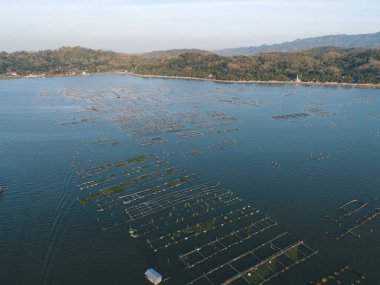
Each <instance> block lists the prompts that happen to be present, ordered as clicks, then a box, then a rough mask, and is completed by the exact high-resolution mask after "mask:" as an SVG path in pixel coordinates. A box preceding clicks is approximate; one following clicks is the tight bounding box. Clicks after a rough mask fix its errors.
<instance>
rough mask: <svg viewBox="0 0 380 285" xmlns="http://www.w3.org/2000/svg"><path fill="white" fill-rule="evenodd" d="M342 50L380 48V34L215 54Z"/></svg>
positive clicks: (331, 37) (248, 54)
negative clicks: (336, 48) (323, 49)
mask: <svg viewBox="0 0 380 285" xmlns="http://www.w3.org/2000/svg"><path fill="white" fill-rule="evenodd" d="M326 46H331V47H340V48H356V47H363V48H380V32H377V33H373V34H359V35H329V36H322V37H314V38H306V39H298V40H295V41H291V42H285V43H281V44H274V45H262V46H257V47H254V46H252V47H240V48H227V49H221V50H215V51H213V52H214V53H216V54H218V55H222V56H235V55H246V56H250V55H255V54H258V53H268V52H297V51H303V50H308V49H312V48H318V47H326Z"/></svg>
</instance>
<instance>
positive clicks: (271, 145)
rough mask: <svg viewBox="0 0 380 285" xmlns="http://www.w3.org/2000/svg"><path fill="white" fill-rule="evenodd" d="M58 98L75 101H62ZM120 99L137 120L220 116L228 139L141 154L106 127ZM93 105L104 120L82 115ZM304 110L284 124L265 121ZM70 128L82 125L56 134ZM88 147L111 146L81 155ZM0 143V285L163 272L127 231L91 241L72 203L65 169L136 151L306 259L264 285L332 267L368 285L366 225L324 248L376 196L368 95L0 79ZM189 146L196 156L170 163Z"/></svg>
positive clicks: (371, 244) (378, 129)
mask: <svg viewBox="0 0 380 285" xmlns="http://www.w3.org/2000/svg"><path fill="white" fill-rule="evenodd" d="M111 89H112V90H118V92H119V93H118V97H115V94H114V93H107V90H111ZM65 90H66V91H67V90H71V91H72V92H74V93H75V92H77V93H75V94H87V95H86V96H85V98H79V99H75V98H73V96H67V92H66V91H65ZM78 90H79V91H78ZM99 90H100V91H102V92H103V93H101V94H102V95H101V97H99V96H98V97H96V100H97V101H96V100H95V101H91V98H92V97H91V96H92V95H91V94H92V93H91V92H93V93H96V92H98V91H99ZM65 92H66V93H65ZM78 92H79V93H78ZM81 92H82V93H81ZM97 94H98V95H99V93H97ZM94 96H95V95H94ZM94 98H95V97H94ZM99 98H101V100H100V99H99ZM131 98H133V100H132V99H131ZM118 100H119V101H118ZM131 100H132V101H131ZM155 100H157V101H155ZM127 101H128V102H129V103H128V104H129V105H128V104H126V105H123V104H124V102H127ZM118 102H121V103H118ZM131 102H133V104H136V106H139V108H140V109H139V110H140V112H141V110H143V113H144V115H145V116H149V115H150V112H151V113H152V114H154V112H155V106H157V108H159V109H160V110H161V111H162V110H166V112H185V111H192V112H195V111H196V112H206V111H210V112H215V111H218V112H224V113H225V114H228V115H229V116H233V117H235V118H236V122H235V123H234V125H233V128H238V129H239V132H236V133H231V134H221V135H220V134H210V135H204V136H202V137H196V138H188V139H186V140H184V141H182V140H180V139H179V138H178V136H176V135H175V134H174V133H173V134H168V135H165V139H166V140H167V142H165V143H163V144H157V145H151V146H141V145H140V144H139V143H138V142H137V141H136V140H137V139H136V138H135V137H131V136H128V135H127V134H126V132H125V130H124V129H122V128H120V124H118V122H116V121H115V120H114V116H115V115H117V114H120V112H121V111H123V112H124V114H127V113H128V112H130V113H131V112H136V110H133V109H131V110H130V109H127V108H130V107H133V106H131ZM102 104H103V106H105V107H104V110H99V112H94V111H91V110H88V106H92V105H96V106H102ZM107 104H108V105H107ZM144 104H145V105H144ZM124 106H125V107H124ZM145 106H146V107H145ZM309 109H318V112H317V111H315V112H310V111H305V110H309ZM113 110H114V111H113ZM129 110H130V111H129ZM305 112H306V113H307V114H309V116H307V117H304V118H298V119H294V120H275V119H273V118H272V117H273V116H277V115H282V114H292V113H305ZM83 118H86V119H88V118H90V119H91V120H90V121H89V122H87V121H82V122H80V123H75V124H65V122H66V123H67V122H74V121H75V122H77V121H80V120H81V119H83ZM98 138H112V139H114V140H117V141H118V142H120V144H118V145H115V146H112V145H108V144H94V143H93V141H94V140H95V139H98ZM223 142H224V143H223ZM226 142H227V143H226ZM228 142H229V143H228ZM231 142H233V143H231ZM0 146H1V147H0V158H1V159H0V185H1V186H2V187H3V188H4V189H5V192H4V193H3V194H0V284H17V285H18V284H27V285H34V284H39V285H43V284H83V285H86V284H91V285H98V284H147V283H146V282H147V281H146V280H145V279H144V271H145V270H146V269H147V268H149V267H151V266H156V265H157V266H159V264H161V263H165V261H162V260H160V256H157V255H154V254H153V252H152V250H150V249H149V248H147V245H146V242H145V241H144V239H133V238H131V237H130V236H129V233H128V227H118V228H115V229H113V230H109V231H102V230H100V228H99V226H98V225H97V222H96V217H97V214H96V212H95V211H94V208H93V207H91V206H87V205H86V206H82V205H81V204H80V203H78V201H77V196H78V191H79V190H78V187H77V186H76V185H77V184H78V183H80V182H83V181H81V180H80V178H79V177H78V176H77V175H76V172H77V171H78V170H81V169H85V168H86V167H90V166H93V165H96V164H100V163H105V162H110V161H116V160H120V159H125V158H128V157H132V156H136V155H140V154H144V153H155V154H158V155H160V156H161V157H164V158H165V160H167V161H170V162H171V163H173V164H175V165H181V166H182V167H183V168H186V169H187V170H188V171H190V172H192V173H196V174H198V175H199V176H201V179H202V181H214V182H219V183H220V184H221V185H223V187H226V188H229V189H231V190H232V191H234V192H235V193H236V194H237V195H238V196H239V197H241V198H243V199H244V200H245V202H246V203H249V204H251V205H254V206H256V207H258V208H260V209H261V211H262V212H263V213H265V214H266V215H269V216H270V217H272V218H273V219H274V220H276V221H278V224H279V226H278V227H279V229H280V230H282V231H287V232H289V233H291V234H292V235H294V236H295V237H296V238H297V239H300V240H303V241H305V243H306V244H307V245H309V246H310V247H311V248H313V249H315V250H318V254H317V255H315V256H313V257H311V258H310V259H309V260H307V261H306V262H304V263H301V264H299V265H297V266H295V267H294V268H292V269H291V270H289V271H287V272H285V273H284V274H281V275H280V276H279V277H277V278H274V279H272V280H271V281H270V283H269V284H310V282H311V281H316V280H318V279H320V278H321V276H324V274H326V273H327V272H331V271H334V270H336V269H337V268H339V267H340V266H341V265H348V266H350V267H351V268H354V269H355V270H357V271H359V272H361V273H362V274H364V275H365V276H367V277H368V278H369V279H371V280H373V282H375V284H380V271H379V268H380V260H379V256H380V224H379V219H377V220H374V221H372V222H370V223H368V224H367V225H366V226H364V227H363V228H361V229H360V230H359V232H360V234H361V237H360V238H356V237H354V236H348V237H347V238H344V239H340V240H336V239H335V238H332V237H331V236H330V235H329V234H328V233H330V232H332V231H334V230H335V227H334V226H333V225H332V224H331V223H330V222H329V221H328V220H327V219H326V218H325V216H326V215H328V214H331V215H334V214H336V213H337V212H336V210H337V207H339V206H340V205H342V204H344V203H345V202H347V201H348V200H351V199H362V200H365V199H371V198H374V197H379V196H380V195H379V191H380V172H379V171H380V147H379V146H380V92H379V90H372V89H368V90H367V89H351V88H331V87H303V86H265V85H243V84H221V83H212V82H197V81H183V80H164V79H142V78H135V77H127V76H120V75H100V76H91V77H77V78H49V79H36V80H24V79H21V80H2V81H0ZM192 149H199V150H201V151H202V153H201V154H200V155H199V156H194V157H185V156H183V155H180V154H181V153H184V152H186V151H189V150H192ZM311 153H312V154H313V155H314V157H317V156H319V155H321V154H322V155H328V159H325V160H315V159H311V158H310V156H311ZM274 161H276V163H277V164H278V165H279V166H280V167H273V166H272V162H274ZM173 259H174V257H173ZM216 265H217V264H216ZM192 277H193V278H196V277H198V276H192ZM177 280H178V279H177ZM177 282H179V283H177ZM176 283H177V284H181V283H180V281H176Z"/></svg>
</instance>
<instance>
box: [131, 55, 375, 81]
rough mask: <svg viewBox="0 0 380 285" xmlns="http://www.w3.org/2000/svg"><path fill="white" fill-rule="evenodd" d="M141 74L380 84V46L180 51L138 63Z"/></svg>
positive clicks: (137, 69) (223, 78)
mask: <svg viewBox="0 0 380 285" xmlns="http://www.w3.org/2000/svg"><path fill="white" fill-rule="evenodd" d="M134 71H135V72H136V73H139V74H150V75H168V76H188V77H197V78H212V79H218V80H236V81H238V80H263V81H268V80H278V81H291V80H295V79H296V78H297V75H298V76H300V77H301V79H302V80H303V81H312V82H316V81H318V82H345V83H380V49H339V48H318V49H313V50H309V51H305V52H296V53H266V54H260V55H256V56H251V57H246V56H235V57H222V56H218V55H215V54H207V55H204V54H191V53H186V54H181V55H179V56H178V57H175V58H170V59H166V60H164V61H159V60H157V61H152V62H150V63H149V64H143V65H138V66H136V69H135V70H134Z"/></svg>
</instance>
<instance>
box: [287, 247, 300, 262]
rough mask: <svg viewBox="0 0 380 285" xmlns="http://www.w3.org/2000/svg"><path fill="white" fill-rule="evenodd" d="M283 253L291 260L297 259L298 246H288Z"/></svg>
mask: <svg viewBox="0 0 380 285" xmlns="http://www.w3.org/2000/svg"><path fill="white" fill-rule="evenodd" d="M285 254H286V255H287V256H289V257H290V258H291V259H293V260H298V246H295V247H292V248H290V249H289V250H287V251H286V252H285Z"/></svg>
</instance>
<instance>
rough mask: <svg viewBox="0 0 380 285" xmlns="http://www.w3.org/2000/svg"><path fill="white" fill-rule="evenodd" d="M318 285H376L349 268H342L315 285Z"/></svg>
mask: <svg viewBox="0 0 380 285" xmlns="http://www.w3.org/2000/svg"><path fill="white" fill-rule="evenodd" d="M314 284H316V285H322V284H325V285H341V284H361V285H375V283H373V282H372V281H370V280H368V278H367V277H366V276H364V275H362V274H361V273H359V272H357V271H355V270H353V269H351V268H350V267H348V266H342V267H341V268H340V269H339V270H337V271H334V272H331V273H330V274H327V275H326V276H325V277H322V278H321V280H320V281H318V282H316V283H314Z"/></svg>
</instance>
